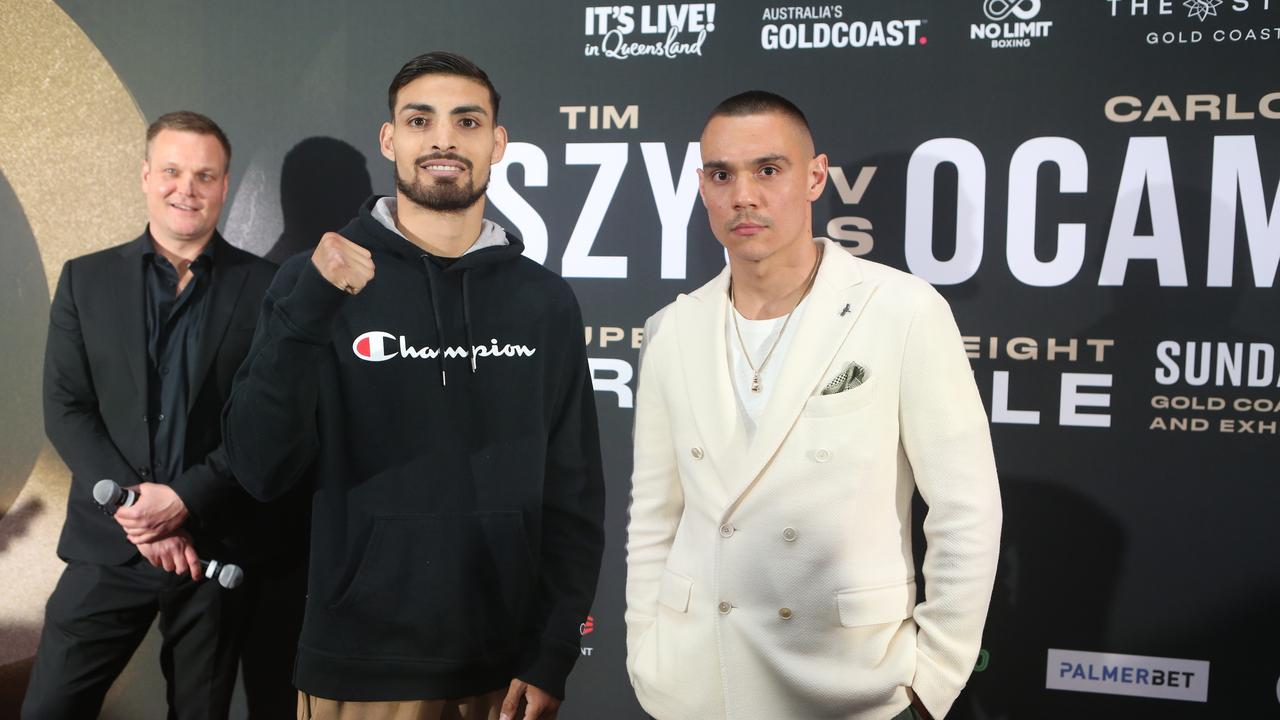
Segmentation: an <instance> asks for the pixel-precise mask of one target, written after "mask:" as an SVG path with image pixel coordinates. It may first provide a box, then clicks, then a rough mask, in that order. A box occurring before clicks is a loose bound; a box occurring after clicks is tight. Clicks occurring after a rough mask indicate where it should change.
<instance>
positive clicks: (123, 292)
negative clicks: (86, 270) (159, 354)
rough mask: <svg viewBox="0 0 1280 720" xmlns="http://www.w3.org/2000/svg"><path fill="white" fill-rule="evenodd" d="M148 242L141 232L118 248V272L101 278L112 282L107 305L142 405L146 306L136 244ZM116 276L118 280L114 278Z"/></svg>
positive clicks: (144, 369) (143, 397)
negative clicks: (110, 310)
mask: <svg viewBox="0 0 1280 720" xmlns="http://www.w3.org/2000/svg"><path fill="white" fill-rule="evenodd" d="M144 242H146V243H149V242H151V237H150V235H148V234H144V235H143V236H142V237H141V238H139V239H137V240H135V241H134V242H132V243H129V244H128V245H125V246H123V247H121V248H120V252H119V253H118V254H117V256H116V257H117V261H118V262H119V263H120V266H119V267H118V268H117V272H118V273H119V274H118V275H116V276H115V278H116V279H113V278H103V280H102V281H103V282H107V283H111V284H112V285H113V286H114V292H115V296H116V298H115V300H116V301H115V302H114V303H113V304H112V305H111V307H112V308H115V309H116V311H115V312H109V313H108V314H110V315H114V316H115V317H114V322H115V323H116V333H117V335H118V337H119V338H120V342H121V347H123V348H124V355H125V357H126V358H128V361H129V378H130V379H131V380H133V386H134V388H135V389H136V390H137V392H138V393H139V395H140V396H141V397H142V408H143V410H144V411H145V410H146V405H147V400H146V398H147V309H146V307H145V306H144V302H143V298H144V295H145V293H144V291H143V287H142V283H143V282H145V278H144V277H143V276H142V272H143V267H142V253H141V251H140V250H139V248H138V247H137V245H138V244H139V243H144ZM117 279H118V280H117Z"/></svg>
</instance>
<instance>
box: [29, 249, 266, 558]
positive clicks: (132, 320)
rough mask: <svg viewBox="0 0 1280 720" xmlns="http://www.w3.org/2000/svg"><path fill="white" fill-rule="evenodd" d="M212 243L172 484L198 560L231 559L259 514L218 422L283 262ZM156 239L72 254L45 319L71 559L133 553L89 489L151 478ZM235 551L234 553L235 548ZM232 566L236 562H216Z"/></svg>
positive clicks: (52, 430)
mask: <svg viewBox="0 0 1280 720" xmlns="http://www.w3.org/2000/svg"><path fill="white" fill-rule="evenodd" d="M212 242H213V244H214V245H213V276H212V284H211V286H210V288H209V296H208V297H207V298H206V302H208V303H209V305H208V307H207V308H205V312H204V325H203V327H202V329H201V330H202V331H201V334H200V337H201V345H200V347H199V349H198V351H197V368H198V370H197V372H195V373H194V374H193V375H192V376H191V377H190V378H189V382H190V385H191V387H190V394H189V403H188V408H187V417H188V419H187V437H186V444H185V463H186V469H185V471H184V472H183V474H182V475H181V476H180V477H179V478H178V479H176V480H175V481H174V482H173V483H172V487H173V489H174V490H175V491H176V492H177V493H178V496H179V497H181V498H182V500H183V502H185V503H186V505H187V509H188V510H189V511H190V512H191V518H190V519H189V520H188V521H187V525H186V527H187V529H188V530H190V531H191V532H192V535H193V536H194V537H195V539H196V547H197V550H198V551H200V552H201V555H202V557H211V556H213V555H214V554H215V553H217V554H220V555H226V554H227V548H229V547H231V548H234V547H235V546H236V545H242V544H244V543H243V542H236V539H235V535H236V534H237V533H236V532H235V530H236V528H239V527H241V526H244V525H253V524H256V523H243V522H241V521H242V520H244V519H245V518H244V516H243V515H242V513H243V512H250V513H254V512H256V511H255V510H254V509H253V508H252V507H251V506H250V501H249V498H248V496H247V495H246V494H245V493H244V491H243V490H242V489H241V488H240V486H239V484H238V483H237V482H236V481H235V478H233V477H232V475H231V471H230V469H229V468H228V465H227V460H226V454H225V453H224V451H223V450H222V430H221V426H220V416H221V413H222V406H223V405H224V404H225V403H226V400H227V396H228V394H230V392H231V381H232V378H233V377H234V376H235V373H236V369H237V368H239V367H240V363H241V361H242V360H243V359H244V356H245V354H246V353H247V352H248V350H249V345H250V343H251V342H252V340H253V331H254V325H255V323H256V322H257V318H258V314H259V311H260V309H261V308H260V305H261V303H262V298H263V295H264V294H265V293H266V290H267V287H268V286H269V285H270V284H271V279H272V277H273V276H274V275H275V265H273V264H271V263H269V262H267V261H266V260H263V259H261V258H258V257H256V256H254V255H252V254H250V253H247V252H244V251H243V250H239V249H237V248H235V247H232V246H231V245H229V244H227V242H226V241H225V240H223V239H222V238H221V236H219V235H218V234H216V233H215V234H214V238H213V240H212ZM150 243H151V235H150V233H149V232H144V233H143V234H142V235H141V236H140V237H138V238H137V239H135V240H133V241H132V242H129V243H126V244H124V245H120V246H117V247H113V248H110V249H107V250H102V251H100V252H96V253H92V254H90V255H85V256H83V257H79V258H75V259H73V260H70V261H68V262H67V263H66V265H64V266H63V268H62V276H61V277H60V278H59V279H58V289H57V291H56V292H55V293H54V297H53V305H52V308H51V309H50V312H49V339H48V344H47V345H46V348H45V360H44V424H45V432H46V433H48V435H49V439H50V440H51V441H52V442H53V446H54V447H55V448H56V449H57V450H58V453H59V454H60V455H61V456H62V459H63V461H65V462H66V464H67V466H68V467H69V468H70V469H71V492H70V497H69V498H68V502H67V520H66V524H65V525H63V528H62V536H61V538H60V539H59V541H58V555H59V556H60V557H62V558H63V559H64V560H73V559H74V560H85V561H89V562H97V563H104V564H120V563H123V562H126V561H128V560H129V559H130V558H132V557H133V556H134V553H136V552H137V550H136V549H135V548H134V546H133V545H132V544H131V543H130V542H129V541H128V540H127V539H126V538H125V535H124V531H123V530H121V528H120V526H119V525H118V524H117V523H116V522H115V520H114V519H112V518H111V517H109V516H107V515H106V514H104V513H103V512H102V510H101V509H100V508H99V507H98V506H97V505H96V504H95V503H94V501H93V486H94V484H95V483H97V482H98V481H99V480H101V479H103V478H110V479H112V480H115V481H116V482H118V483H120V484H121V485H123V486H128V485H134V484H137V483H139V482H144V481H152V480H153V479H152V478H151V476H150V475H151V470H150V467H149V466H150V436H149V433H148V429H147V422H146V417H145V415H146V412H147V381H146V371H147V366H146V363H147V349H146V316H145V309H144V307H143V302H144V290H143V282H144V278H143V261H142V254H143V253H144V252H145V251H146V250H147V249H148V248H149V246H150ZM233 554H234V551H233ZM218 559H222V560H224V561H230V558H226V557H219V558H218Z"/></svg>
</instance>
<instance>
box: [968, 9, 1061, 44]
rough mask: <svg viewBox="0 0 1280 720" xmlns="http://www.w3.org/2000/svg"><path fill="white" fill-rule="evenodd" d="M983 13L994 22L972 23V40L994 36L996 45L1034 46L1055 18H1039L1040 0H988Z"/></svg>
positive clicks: (993, 40)
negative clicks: (1034, 42)
mask: <svg viewBox="0 0 1280 720" xmlns="http://www.w3.org/2000/svg"><path fill="white" fill-rule="evenodd" d="M982 13H983V14H984V15H986V16H987V19H988V20H990V21H991V22H987V23H974V24H972V25H970V26H969V39H970V40H990V41H991V47H993V48H1025V47H1031V43H1032V41H1034V40H1039V39H1042V38H1046V37H1048V36H1049V30H1050V29H1052V28H1053V21H1051V20H1036V17H1037V16H1038V15H1039V14H1040V0H984V2H983V3H982Z"/></svg>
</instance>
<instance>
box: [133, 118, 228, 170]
mask: <svg viewBox="0 0 1280 720" xmlns="http://www.w3.org/2000/svg"><path fill="white" fill-rule="evenodd" d="M162 130H173V131H175V132H189V133H195V134H197V135H211V136H213V138H214V139H215V140H217V141H218V144H219V145H221V146H222V152H223V153H225V154H226V156H227V168H230V167H231V141H230V140H228V139H227V134H226V133H224V132H222V128H220V127H218V123H216V122H214V121H213V120H211V119H210V118H209V117H208V116H206V115H201V114H200V113H198V112H192V111H190V110H178V111H176V112H170V113H165V114H164V115H161V116H160V117H158V118H156V119H155V122H153V123H151V124H150V125H148V126H147V157H148V158H150V157H151V141H152V140H155V139H156V136H157V135H159V134H160V132H161V131H162ZM225 169H226V168H224V170H225Z"/></svg>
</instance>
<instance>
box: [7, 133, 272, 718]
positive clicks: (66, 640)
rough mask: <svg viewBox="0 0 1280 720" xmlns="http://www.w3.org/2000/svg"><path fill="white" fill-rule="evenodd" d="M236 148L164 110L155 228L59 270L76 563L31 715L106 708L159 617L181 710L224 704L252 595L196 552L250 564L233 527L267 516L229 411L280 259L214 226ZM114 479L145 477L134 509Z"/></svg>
mask: <svg viewBox="0 0 1280 720" xmlns="http://www.w3.org/2000/svg"><path fill="white" fill-rule="evenodd" d="M230 160H231V146H230V144H229V143H228V141H227V138H226V135H225V134H223V132H222V130H221V129H220V128H219V127H218V126H217V125H216V124H215V123H214V122H213V121H212V120H210V119H209V118H207V117H205V116H203V115H199V114H197V113H191V112H177V113H170V114H168V115H164V116H162V117H160V118H159V119H158V120H156V121H155V122H154V123H152V125H151V126H150V127H149V128H148V130H147V152H146V158H145V160H144V161H143V163H142V189H143V192H144V193H145V194H146V198H147V219H148V225H147V229H146V230H145V231H144V232H143V233H142V235H141V236H139V237H138V238H137V239H135V240H133V241H131V242H129V243H126V244H124V245H121V246H118V247H114V248H111V249H108V250H103V251H101V252H96V253H92V254H90V255H86V256H83V257H79V258H76V259H74V260H71V261H69V262H68V263H67V264H66V265H65V266H64V267H63V269H62V276H61V278H60V279H59V280H58V288H57V291H56V292H55V294H54V298H53V304H52V308H51V310H50V319H49V339H48V346H47V349H46V354H45V372H44V415H45V429H46V432H47V433H48V435H49V439H50V440H51V441H52V442H53V445H54V447H55V448H56V449H57V450H58V453H59V454H60V455H61V456H62V459H63V460H64V461H65V462H66V464H67V466H68V467H70V469H71V473H72V482H71V491H70V497H69V499H68V503H67V519H66V524H65V525H64V526H63V529H62V536H61V539H60V540H59V543H58V555H59V557H61V558H62V559H63V560H64V561H66V563H67V567H66V569H65V570H64V572H63V574H62V577H61V579H60V580H59V581H58V585H57V587H56V588H55V589H54V591H53V595H52V596H51V597H50V598H49V603H48V607H47V610H46V615H45V625H44V631H43V634H42V635H41V638H40V648H39V650H38V652H37V654H36V661H35V666H34V668H33V670H32V676H31V683H30V685H29V687H28V690H27V696H26V700H25V703H24V705H23V710H22V717H23V718H30V719H32V720H36V719H39V720H44V719H45V718H90V717H95V716H96V715H97V714H98V712H99V709H100V707H101V704H102V700H103V697H104V696H105V694H106V692H107V690H108V688H109V687H110V686H111V684H112V682H114V680H115V678H116V677H117V676H118V675H119V674H120V672H121V671H122V670H123V669H124V667H125V665H126V664H127V663H128V660H129V657H130V656H131V655H132V654H133V652H134V650H135V649H136V648H137V646H138V644H139V643H140V642H141V641H142V639H143V637H144V636H145V635H146V633H147V630H148V628H149V627H150V626H151V623H152V621H153V620H154V619H155V616H156V613H157V612H158V613H159V614H160V630H161V633H162V634H163V636H164V644H163V649H162V650H161V658H160V659H161V666H162V668H163V670H164V675H165V680H166V683H167V686H168V692H167V696H168V701H169V706H170V713H169V717H171V718H173V717H181V718H188V717H190V718H225V717H226V715H227V712H228V707H229V705H230V698H231V692H232V689H233V687H234V685H235V674H236V672H235V671H236V660H237V648H238V645H239V641H238V632H237V631H238V627H239V624H240V621H241V619H242V615H243V612H242V609H241V608H240V607H238V605H241V604H242V603H243V601H244V600H245V599H246V597H245V595H244V594H243V593H242V592H228V591H226V590H223V589H222V588H220V587H219V586H218V585H217V584H216V583H214V582H200V581H201V580H202V577H201V576H202V573H201V568H200V564H199V558H200V557H204V558H206V559H209V558H213V559H218V560H221V561H223V562H237V561H241V560H240V558H239V557H238V556H237V554H238V553H239V552H242V551H244V550H245V547H244V543H243V542H240V543H239V544H237V542H236V536H235V535H233V533H231V532H230V529H231V527H232V525H236V526H240V525H243V524H245V522H244V521H245V519H246V517H250V516H252V515H254V511H253V509H252V508H250V507H249V499H248V497H247V496H246V495H245V494H244V492H243V491H242V490H240V489H239V485H238V484H237V483H236V481H235V479H234V478H233V477H232V475H231V473H230V471H229V469H228V467H227V460H226V456H225V453H224V451H223V449H222V434H221V429H220V421H219V418H220V414H221V412H222V407H223V404H224V403H225V401H226V398H227V394H228V392H229V391H230V389H231V380H232V378H233V376H234V375H235V372H236V369H237V368H238V367H239V366H240V363H241V361H242V359H243V358H244V355H245V353H246V351H248V349H249V344H250V342H251V340H252V338H253V331H254V325H255V323H256V319H257V316H258V311H259V305H260V303H261V300H262V297H263V294H264V292H265V291H266V288H267V286H268V285H269V284H270V282H271V278H272V276H273V274H274V271H275V267H274V266H273V265H272V264H271V263H268V262H267V261H265V260H262V259H259V258H257V257H255V256H253V255H250V254H249V253H246V252H243V251H241V250H238V249H236V248H235V247H232V246H231V245H229V244H228V243H227V242H226V241H225V240H223V239H222V237H221V236H220V235H219V234H218V232H217V229H216V226H217V222H218V216H219V214H220V213H221V211H222V205H223V202H224V201H225V199H226V195H227V171H228V168H229V164H230ZM103 478H109V479H112V480H115V481H116V482H118V483H119V484H120V485H122V486H133V488H134V489H135V490H136V491H137V492H138V496H139V497H138V501H137V502H136V504H134V505H132V506H131V507H127V508H121V509H120V510H119V511H118V512H116V513H115V515H114V516H110V515H108V514H107V513H105V512H104V511H103V510H102V509H100V508H99V507H98V506H97V505H96V504H95V502H94V499H93V495H92V488H93V486H94V484H95V483H97V482H98V481H99V480H101V479H103ZM250 524H251V523H250ZM290 692H291V691H290Z"/></svg>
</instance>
